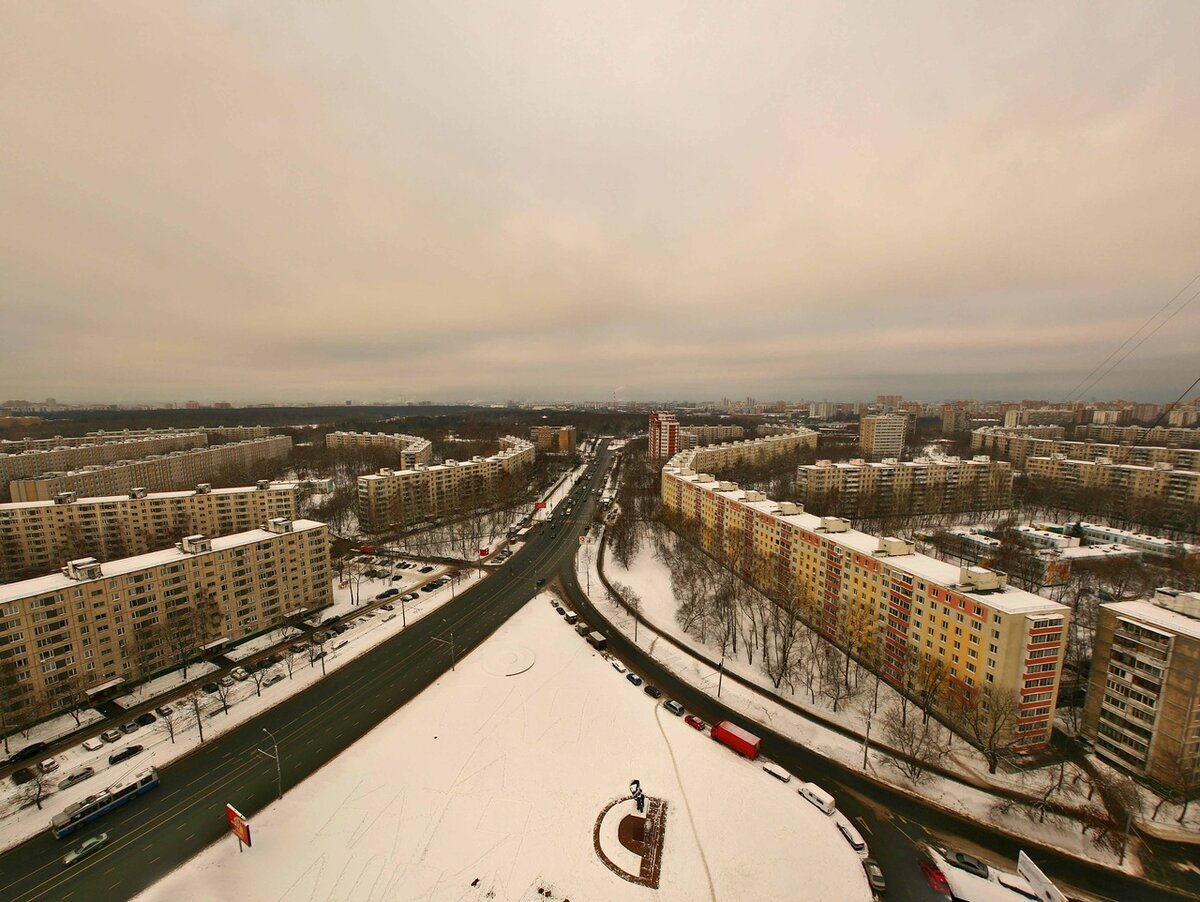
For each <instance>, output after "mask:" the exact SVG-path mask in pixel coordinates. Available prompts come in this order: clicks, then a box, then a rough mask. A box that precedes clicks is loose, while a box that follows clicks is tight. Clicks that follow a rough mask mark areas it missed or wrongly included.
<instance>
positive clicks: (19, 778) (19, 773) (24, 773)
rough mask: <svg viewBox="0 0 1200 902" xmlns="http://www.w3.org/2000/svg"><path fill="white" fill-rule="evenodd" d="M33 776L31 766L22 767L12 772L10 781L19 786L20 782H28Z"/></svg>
mask: <svg viewBox="0 0 1200 902" xmlns="http://www.w3.org/2000/svg"><path fill="white" fill-rule="evenodd" d="M33 777H34V773H33V768H31V767H22V768H21V769H20V770H14V771H13V772H12V781H13V782H14V783H16V784H17V785H18V786H20V785H21V784H22V783H28V782H29V781H30V780H32V779H33Z"/></svg>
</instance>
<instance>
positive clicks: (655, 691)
mask: <svg viewBox="0 0 1200 902" xmlns="http://www.w3.org/2000/svg"><path fill="white" fill-rule="evenodd" d="M642 691H643V692H645V693H646V694H647V695H648V696H650V697H651V698H662V690H661V689H659V688H658V687H657V686H650V685H647V686H646V688H645V689H643V690H642Z"/></svg>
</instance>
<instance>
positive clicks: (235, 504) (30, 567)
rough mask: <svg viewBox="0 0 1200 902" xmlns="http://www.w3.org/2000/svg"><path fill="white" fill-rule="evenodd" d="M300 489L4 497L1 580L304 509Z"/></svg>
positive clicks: (272, 486)
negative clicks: (24, 498) (17, 499)
mask: <svg viewBox="0 0 1200 902" xmlns="http://www.w3.org/2000/svg"><path fill="white" fill-rule="evenodd" d="M300 496H301V488H300V484H299V483H294V482H267V481H266V480H263V481H261V482H259V483H258V484H257V485H252V486H244V487H241V488H227V489H214V488H212V487H211V486H210V485H208V484H207V483H201V484H200V485H198V486H196V488H195V489H194V490H192V491H188V492H147V491H146V490H145V489H141V488H137V489H134V490H133V491H131V492H128V493H126V494H124V495H110V496H107V497H99V498H78V497H77V496H75V495H74V494H73V493H71V492H64V493H63V494H62V495H59V496H58V497H56V498H55V499H54V500H53V501H25V502H13V503H9V504H0V582H8V581H10V580H14V579H23V578H26V577H30V576H34V575H37V574H41V573H47V572H49V571H51V570H53V569H55V568H57V567H61V566H62V565H63V564H64V563H66V561H68V560H71V559H73V558H81V557H94V558H97V559H98V560H109V559H113V558H123V557H130V556H132V555H138V554H144V553H146V552H149V551H153V550H154V549H156V548H162V547H165V546H168V545H170V544H171V543H173V542H177V541H179V540H180V539H181V538H182V537H183V536H188V535H195V534H197V533H199V534H203V535H206V536H222V535H229V534H230V533H237V532H246V531H248V530H251V529H255V528H257V527H261V526H262V525H263V524H265V523H266V522H268V521H269V520H274V519H277V518H284V519H288V520H295V519H297V518H298V517H299V515H300Z"/></svg>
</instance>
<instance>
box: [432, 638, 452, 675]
mask: <svg viewBox="0 0 1200 902" xmlns="http://www.w3.org/2000/svg"><path fill="white" fill-rule="evenodd" d="M429 638H430V639H432V640H433V641H434V642H440V643H441V644H442V645H449V646H450V669H451V670H454V630H450V641H449V642H447V641H446V640H445V639H439V638H438V637H437V636H430V637H429Z"/></svg>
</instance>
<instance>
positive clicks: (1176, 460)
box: [971, 428, 1200, 470]
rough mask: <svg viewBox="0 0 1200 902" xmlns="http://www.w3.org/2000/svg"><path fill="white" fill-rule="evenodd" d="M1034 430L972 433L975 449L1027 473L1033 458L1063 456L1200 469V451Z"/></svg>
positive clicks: (988, 430)
mask: <svg viewBox="0 0 1200 902" xmlns="http://www.w3.org/2000/svg"><path fill="white" fill-rule="evenodd" d="M1032 431H1033V430H1032V429H1021V430H1016V429H1011V430H1010V429H992V428H985V429H977V430H975V431H974V432H972V433H971V447H972V448H973V449H977V450H981V451H986V452H987V453H989V454H993V455H995V456H997V457H1003V458H1005V459H1006V460H1010V461H1012V464H1013V466H1014V467H1017V468H1018V469H1023V468H1024V467H1025V463H1026V461H1027V460H1028V459H1029V458H1030V457H1049V456H1051V455H1054V454H1059V455H1062V456H1064V457H1067V458H1070V459H1072V460H1096V459H1098V458H1101V457H1104V458H1108V459H1109V460H1112V461H1115V462H1116V463H1122V464H1137V465H1140V466H1155V465H1157V464H1169V465H1170V466H1172V467H1175V468H1177V469H1181V470H1197V469H1200V450H1198V449H1195V448H1180V447H1168V446H1164V445H1150V444H1145V443H1141V444H1136V445H1133V444H1122V443H1105V442H1098V441H1071V442H1069V441H1065V440H1063V439H1062V437H1061V436H1054V437H1052V436H1042V435H1031V434H1030V433H1031V432H1032Z"/></svg>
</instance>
